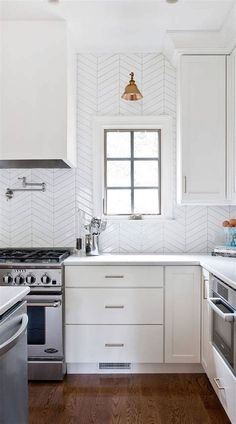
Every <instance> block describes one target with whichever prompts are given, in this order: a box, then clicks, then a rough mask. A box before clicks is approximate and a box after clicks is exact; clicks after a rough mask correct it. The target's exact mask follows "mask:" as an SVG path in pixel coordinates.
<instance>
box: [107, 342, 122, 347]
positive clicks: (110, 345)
mask: <svg viewBox="0 0 236 424" xmlns="http://www.w3.org/2000/svg"><path fill="white" fill-rule="evenodd" d="M105 347H124V343H105Z"/></svg>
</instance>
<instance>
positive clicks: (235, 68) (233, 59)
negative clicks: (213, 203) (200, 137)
mask: <svg viewBox="0 0 236 424" xmlns="http://www.w3.org/2000/svg"><path fill="white" fill-rule="evenodd" d="M227 106H228V108H227V138H228V145H227V152H228V160H227V179H228V196H229V199H230V200H231V203H232V204H235V203H236V125H235V120H236V49H234V51H233V52H232V54H231V55H229V56H228V57H227Z"/></svg>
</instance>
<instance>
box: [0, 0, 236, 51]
mask: <svg viewBox="0 0 236 424" xmlns="http://www.w3.org/2000/svg"><path fill="white" fill-rule="evenodd" d="M234 4H235V1H234V0H178V2H177V3H175V4H169V3H167V2H166V1H165V0H154V1H148V0H146V1H145V0H143V1H141V0H116V1H114V0H107V1H102V0H95V1H91V0H84V1H80V0H60V1H58V2H57V1H55V0H54V1H53V0H51V1H47V0H27V1H23V0H3V1H0V13H1V19H4V20H42V19H53V20H55V19H63V20H66V21H68V23H69V26H70V28H71V31H72V33H73V35H74V38H75V40H76V45H77V49H78V50H80V51H103V52H106V51H107V52H110V51H158V50H161V48H162V46H163V40H164V38H165V35H166V31H168V30H172V31H183V30H184V31H219V30H220V29H221V28H222V25H223V24H224V22H225V20H226V19H227V17H228V15H229V14H230V11H231V10H232V7H233V5H234Z"/></svg>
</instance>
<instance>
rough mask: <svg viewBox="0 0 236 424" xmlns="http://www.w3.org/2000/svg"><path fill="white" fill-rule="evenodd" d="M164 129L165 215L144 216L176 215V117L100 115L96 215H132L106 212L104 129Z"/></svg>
mask: <svg viewBox="0 0 236 424" xmlns="http://www.w3.org/2000/svg"><path fill="white" fill-rule="evenodd" d="M109 129H129V130H132V129H134V130H135V129H137V130H138V129H142V130H143V129H154V130H155V129H156V130H157V129H160V130H161V162H162V164H163V165H162V166H161V185H162V189H161V205H162V206H161V212H162V213H161V215H149V216H145V215H144V216H143V219H144V220H153V219H155V220H158V221H160V220H166V219H167V220H169V219H173V187H172V181H173V152H172V144H173V143H172V118H171V117H170V116H167V115H159V116H97V117H95V118H94V121H93V205H94V211H93V213H94V215H95V216H101V217H103V218H106V219H107V220H109V221H113V220H115V221H117V220H128V219H129V216H120V215H117V216H115V215H113V216H109V215H103V198H104V130H109Z"/></svg>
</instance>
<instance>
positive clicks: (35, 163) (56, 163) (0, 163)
mask: <svg viewBox="0 0 236 424" xmlns="http://www.w3.org/2000/svg"><path fill="white" fill-rule="evenodd" d="M6 168H24V169H26V168H72V166H71V165H69V164H68V163H67V162H66V161H64V160H62V159H27V160H21V159H20V160H16V159H12V160H0V169H6Z"/></svg>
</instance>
